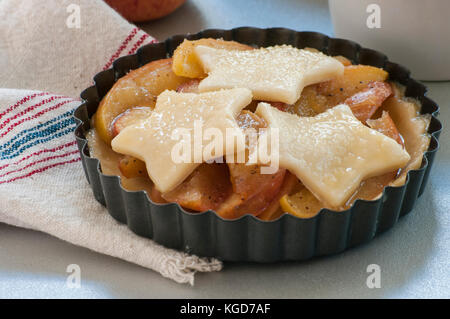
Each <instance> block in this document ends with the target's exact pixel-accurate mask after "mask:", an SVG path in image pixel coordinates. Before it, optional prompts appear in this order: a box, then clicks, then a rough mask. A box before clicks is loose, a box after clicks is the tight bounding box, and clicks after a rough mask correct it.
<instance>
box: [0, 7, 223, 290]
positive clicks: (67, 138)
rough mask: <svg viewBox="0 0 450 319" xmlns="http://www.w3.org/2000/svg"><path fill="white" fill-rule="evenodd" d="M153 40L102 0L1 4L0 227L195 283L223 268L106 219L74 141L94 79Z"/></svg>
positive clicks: (105, 212) (213, 260)
mask: <svg viewBox="0 0 450 319" xmlns="http://www.w3.org/2000/svg"><path fill="white" fill-rule="evenodd" d="M152 41H155V39H153V38H152V37H150V36H149V35H148V34H146V33H145V32H143V31H141V30H140V29H138V28H136V27H135V26H133V25H131V24H129V23H128V22H127V21H125V20H124V19H123V18H122V17H121V16H120V15H118V14H117V13H116V12H115V11H113V10H112V9H110V8H109V7H108V6H107V5H106V4H105V3H104V2H103V1H102V0H46V1H38V0H0V70H1V71H0V72H1V73H0V222H3V223H7V224H11V225H15V226H19V227H25V228H29V229H34V230H38V231H42V232H45V233H48V234H51V235H53V236H55V237H57V238H60V239H62V240H65V241H68V242H70V243H73V244H75V245H79V246H83V247H87V248H89V249H91V250H94V251H97V252H100V253H103V254H107V255H111V256H114V257H118V258H121V259H124V260H127V261H129V262H132V263H136V264H138V265H141V266H144V267H147V268H150V269H153V270H155V271H157V272H159V273H161V275H163V276H164V277H167V278H171V279H173V280H175V281H176V282H179V283H190V284H193V283H194V274H195V272H197V271H201V272H209V271H218V270H220V269H221V268H222V264H221V262H220V261H218V260H216V259H208V258H199V257H197V256H192V255H188V254H185V253H182V252H179V251H175V250H171V249H167V248H165V247H162V246H161V245H158V244H156V243H154V242H153V241H151V240H148V239H145V238H141V237H139V236H137V235H135V234H133V233H132V232H131V231H130V230H129V229H128V228H127V227H126V226H125V225H121V224H119V223H118V222H116V221H115V220H114V219H113V218H112V217H110V216H109V214H108V213H107V211H106V209H105V208H104V207H103V206H101V205H100V204H99V203H97V202H96V200H95V199H94V196H93V194H92V191H91V189H90V186H89V185H88V183H87V181H86V178H85V176H84V172H83V169H82V166H81V162H80V156H79V154H78V151H77V145H76V142H75V137H74V134H73V131H74V128H75V122H74V120H73V118H72V114H73V111H74V109H75V108H76V107H77V106H78V105H79V104H80V101H79V98H78V96H79V94H80V92H81V91H82V90H83V89H84V88H86V87H88V86H89V85H90V84H91V83H92V77H93V76H94V75H95V74H96V73H98V72H99V71H101V70H103V69H108V68H109V67H110V66H111V65H112V62H113V61H114V60H115V59H117V58H118V57H120V56H122V55H127V54H132V53H134V52H136V50H137V49H138V48H139V47H140V46H142V45H144V44H147V43H151V42H152Z"/></svg>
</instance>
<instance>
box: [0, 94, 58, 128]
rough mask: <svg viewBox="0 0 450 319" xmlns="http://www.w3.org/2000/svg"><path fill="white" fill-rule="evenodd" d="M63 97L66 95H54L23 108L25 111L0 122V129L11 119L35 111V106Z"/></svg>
mask: <svg viewBox="0 0 450 319" xmlns="http://www.w3.org/2000/svg"><path fill="white" fill-rule="evenodd" d="M63 98H64V97H62V96H52V97H51V98H48V99H45V100H43V101H41V102H39V103H37V104H34V105H32V106H30V107H28V108H26V109H25V110H23V111H21V112H19V113H17V114H16V115H14V116H11V117H10V118H7V119H6V120H4V121H3V122H2V123H0V130H1V129H2V128H4V127H5V126H6V125H7V124H8V123H10V122H11V121H13V120H15V119H17V118H18V117H21V116H22V115H25V114H26V113H28V112H30V111H33V110H34V109H35V108H37V107H39V106H42V105H45V104H47V103H50V102H52V101H55V100H59V99H63Z"/></svg>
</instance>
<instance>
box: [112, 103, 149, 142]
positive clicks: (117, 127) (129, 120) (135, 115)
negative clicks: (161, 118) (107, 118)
mask: <svg viewBox="0 0 450 319" xmlns="http://www.w3.org/2000/svg"><path fill="white" fill-rule="evenodd" d="M151 114H152V109H151V108H150V107H134V108H132V109H129V110H126V111H125V112H123V113H122V114H120V115H119V116H118V117H116V118H115V119H114V121H113V123H112V130H113V131H112V134H113V137H114V136H116V135H117V134H119V133H120V131H122V130H123V129H124V128H125V127H127V126H129V125H133V124H137V123H138V122H140V121H142V120H144V119H146V118H148V117H149V116H150V115H151Z"/></svg>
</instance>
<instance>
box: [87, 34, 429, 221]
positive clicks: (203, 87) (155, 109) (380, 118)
mask: <svg viewBox="0 0 450 319" xmlns="http://www.w3.org/2000/svg"><path fill="white" fill-rule="evenodd" d="M388 76H389V75H388V73H387V72H386V71H384V70H382V69H379V68H376V67H372V66H367V65H353V64H352V63H351V62H350V61H349V60H348V59H346V58H344V57H341V56H338V57H330V56H327V55H324V54H323V53H321V52H319V51H317V50H314V49H303V50H299V49H296V48H294V47H291V46H287V45H282V46H274V47H269V48H260V49H255V48H253V47H250V46H247V45H244V44H241V43H237V42H233V41H224V40H216V39H201V40H197V41H188V40H185V41H184V42H183V43H182V44H180V45H179V47H178V48H177V49H176V50H175V52H174V55H173V57H172V58H170V59H163V60H157V61H153V62H151V63H149V64H147V65H145V66H143V67H141V68H139V69H137V70H134V71H131V72H130V73H129V74H127V75H126V76H124V77H122V78H121V79H119V80H118V81H117V82H116V83H115V85H114V86H113V87H112V89H111V90H110V91H109V92H108V94H107V95H106V96H105V97H104V98H103V100H102V101H101V103H100V105H99V108H98V110H97V112H96V114H95V116H94V117H93V119H92V121H93V123H92V127H93V129H91V130H90V131H89V133H88V136H87V139H88V144H89V150H90V153H91V156H93V157H95V158H98V159H99V160H100V162H101V168H102V172H103V173H104V174H107V175H118V176H121V181H122V186H123V187H124V188H125V189H128V190H132V191H137V190H145V191H147V193H148V195H149V197H150V198H151V199H152V200H153V201H154V202H157V203H167V202H176V203H178V204H179V205H180V206H182V207H183V208H184V209H186V210H188V211H192V212H201V211H205V210H214V211H216V212H217V214H219V215H220V216H221V217H223V218H226V219H234V218H238V217H240V216H243V215H245V214H252V215H255V216H257V217H259V218H261V219H263V220H274V219H276V218H278V217H279V216H281V215H282V214H283V213H285V212H287V213H290V214H293V215H295V216H298V217H300V218H310V217H313V216H315V215H316V214H317V213H318V212H319V211H320V210H321V209H322V208H330V209H333V210H336V211H342V210H345V209H348V208H349V207H350V206H351V205H352V204H353V202H354V201H355V200H356V199H365V200H373V199H376V198H378V197H379V196H380V195H381V194H382V192H383V189H384V187H386V186H389V185H392V186H400V185H403V184H404V183H405V181H406V176H407V175H406V174H407V172H408V171H409V170H413V169H418V168H419V167H420V166H421V163H422V157H423V153H424V152H425V151H426V149H427V148H428V144H429V141H430V137H429V136H428V134H427V129H428V125H429V122H430V117H429V116H428V115H421V114H420V104H419V103H418V102H417V101H415V100H413V99H410V98H406V97H404V88H403V87H401V86H400V85H398V84H396V83H393V82H390V81H388ZM196 123H201V124H202V129H203V130H204V131H203V132H205V130H206V129H215V130H216V131H218V133H221V134H223V135H224V136H225V135H226V133H228V131H229V130H232V132H233V134H234V135H233V136H234V137H236V139H237V140H239V139H240V140H241V141H244V146H245V147H244V152H241V153H239V152H237V147H236V143H237V142H233V143H234V144H233V143H231V144H228V143H222V144H218V145H216V144H215V145H213V146H212V147H210V145H209V144H207V143H204V142H203V141H200V142H196V141H195V138H194V139H191V140H190V141H189V143H188V144H187V146H188V147H189V149H190V148H191V147H195V143H197V144H198V143H200V144H199V145H200V147H201V149H202V150H205V149H206V148H208V147H210V148H211V149H209V153H208V154H210V155H209V156H203V157H201V158H198V157H196V154H190V155H189V158H188V160H187V161H184V162H176V161H174V160H173V157H171V155H172V153H171V152H173V149H174V147H175V146H176V140H175V139H174V136H173V134H174V132H178V131H180V132H181V131H182V130H188V131H189V132H191V131H193V130H195V125H196ZM248 129H254V130H255V131H257V132H262V133H258V135H257V136H256V138H251V136H250V135H249V134H248V133H247V132H248ZM274 129H276V130H277V131H278V132H279V133H278V134H279V136H278V144H277V147H278V157H279V159H278V161H279V163H278V166H277V167H276V170H274V171H273V172H270V173H269V174H267V173H262V168H267V165H268V164H267V162H261V161H260V160H258V159H256V160H254V161H253V159H254V155H255V149H257V146H258V145H259V143H260V141H261V140H262V139H263V137H264V136H265V134H267V132H268V131H270V130H274ZM194 134H195V133H194ZM194 153H195V152H194ZM202 154H203V155H204V154H205V153H204V152H203V153H202ZM241 155H242V157H243V158H244V161H243V162H236V161H234V160H233V159H235V158H236V157H238V156H241Z"/></svg>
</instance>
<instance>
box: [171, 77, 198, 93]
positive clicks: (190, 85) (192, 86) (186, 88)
mask: <svg viewBox="0 0 450 319" xmlns="http://www.w3.org/2000/svg"><path fill="white" fill-rule="evenodd" d="M199 84H200V80H198V79H194V80H190V81H189V82H186V83H183V84H181V85H180V86H179V87H178V88H177V92H180V93H198V85H199Z"/></svg>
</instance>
